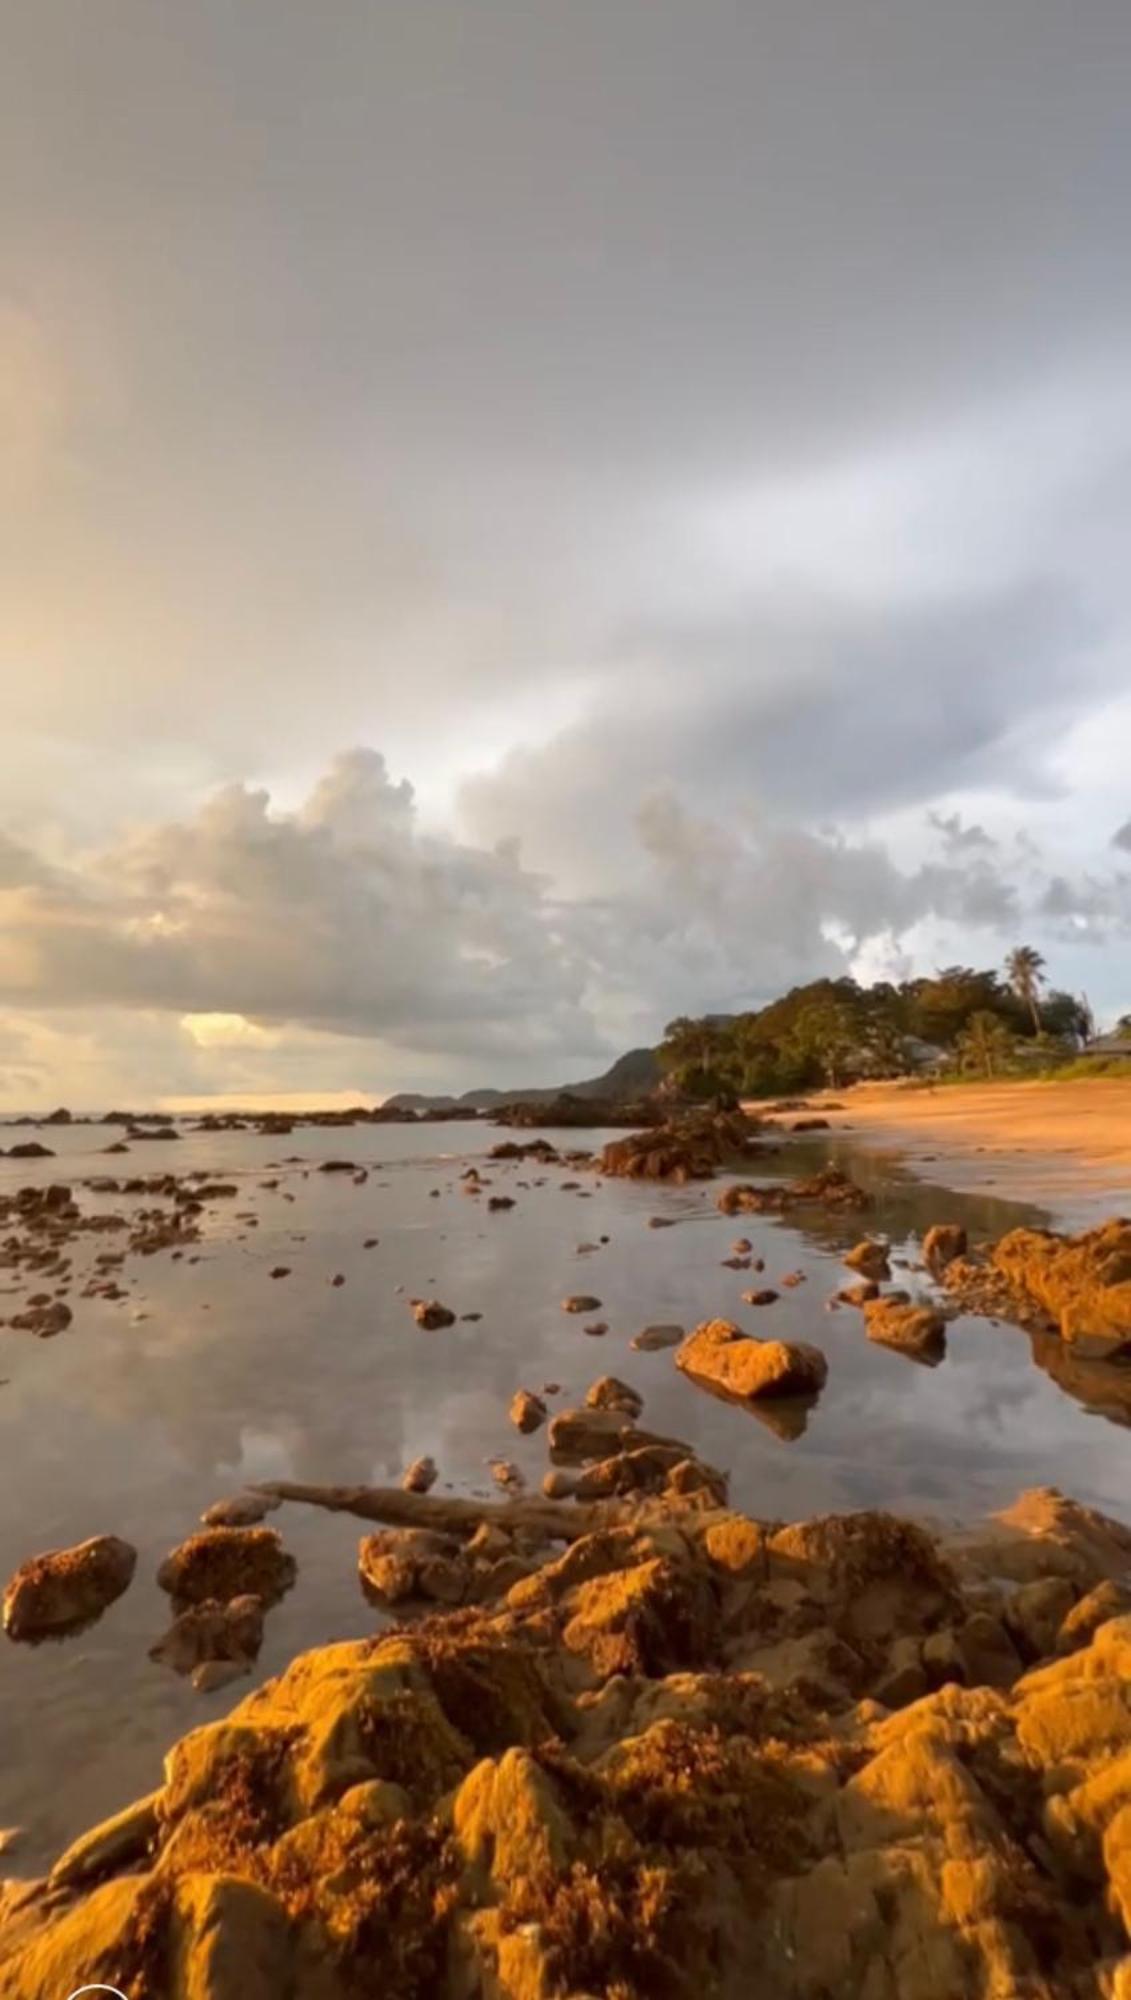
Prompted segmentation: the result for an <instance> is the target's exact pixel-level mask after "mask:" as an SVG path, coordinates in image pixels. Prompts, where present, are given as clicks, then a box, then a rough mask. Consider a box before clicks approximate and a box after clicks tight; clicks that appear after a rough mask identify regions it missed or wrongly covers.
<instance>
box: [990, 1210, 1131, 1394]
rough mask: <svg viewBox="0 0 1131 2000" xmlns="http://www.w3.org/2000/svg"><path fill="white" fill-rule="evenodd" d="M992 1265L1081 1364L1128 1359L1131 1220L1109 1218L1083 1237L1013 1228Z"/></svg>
mask: <svg viewBox="0 0 1131 2000" xmlns="http://www.w3.org/2000/svg"><path fill="white" fill-rule="evenodd" d="M990 1261H991V1264H992V1265H993V1267H994V1269H995V1270H996V1271H999V1272H1000V1273H1001V1274H1002V1276H1003V1277H1004V1278H1005V1279H1006V1280H1007V1282H1008V1283H1009V1284H1010V1285H1012V1286H1013V1287H1014V1288H1015V1289H1016V1290H1018V1291H1020V1292H1023V1293H1025V1294H1027V1295H1028V1297H1029V1298H1031V1299H1033V1300H1035V1301H1036V1303H1037V1304H1038V1305H1039V1306H1041V1307H1042V1308H1043V1309H1044V1311H1045V1312H1047V1313H1048V1314H1049V1316H1050V1318H1051V1319H1052V1320H1053V1322H1054V1323H1055V1325H1056V1327H1057V1329H1058V1331H1059V1333H1060V1337H1061V1339H1062V1340H1064V1341H1067V1342H1068V1343H1069V1345H1070V1346H1071V1347H1072V1348H1073V1350H1074V1351H1075V1352H1076V1353H1077V1354H1079V1355H1081V1356H1082V1357H1083V1358H1084V1359H1086V1360H1111V1359H1113V1358H1115V1357H1123V1356H1131V1221H1127V1220H1122V1219H1113V1220H1112V1221H1110V1222H1105V1223H1103V1224H1102V1226H1101V1227H1100V1228H1099V1229H1090V1230H1088V1231H1087V1232H1086V1233H1085V1234H1084V1235H1082V1236H1056V1235H1054V1234H1053V1233H1052V1232H1051V1231H1048V1230H1043V1229H1014V1230H1012V1231H1011V1232H1010V1234H1009V1235H1008V1236H1003V1237H1002V1239H1001V1241H1000V1242H999V1243H997V1244H996V1245H995V1247H994V1249H993V1250H992V1252H991V1255H990Z"/></svg>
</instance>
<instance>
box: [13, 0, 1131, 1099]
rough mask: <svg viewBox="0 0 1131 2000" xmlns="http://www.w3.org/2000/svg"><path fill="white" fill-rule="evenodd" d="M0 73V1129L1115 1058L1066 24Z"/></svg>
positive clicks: (291, 38)
mask: <svg viewBox="0 0 1131 2000" xmlns="http://www.w3.org/2000/svg"><path fill="white" fill-rule="evenodd" d="M0 15H2V17H3V29H4V36H3V39H4V49H5V60H4V64H3V69H2V74H0V245H2V248H3V255H2V258H0V694H2V704H3V705H2V710H0V713H2V718H3V727H2V729H0V1108H5V1109H16V1108H34V1107H36V1106H41V1107H46V1106H48V1105H52V1104H56V1103H60V1102H64V1103H68V1104H70V1105H71V1106H72V1107H73V1108H80V1109H81V1108H106V1107H108V1106H109V1105H111V1104H115V1105H117V1104H122V1103H125V1104H126V1105H127V1106H128V1105H141V1104H150V1103H154V1104H155V1103H159V1102H164V1103H175V1102H181V1101H189V1100H196V1099H205V1098H210V1097H213V1096H216V1097H218V1098H221V1099H230V1100H244V1101H252V1100H254V1101H262V1102H269V1101H284V1100H286V1099H288V1098H290V1097H294V1096H299V1095H306V1096H310V1095H313V1096H315V1097H319V1098H322V1099H330V1098H332V1097H340V1096H341V1095H342V1094H345V1095H346V1096H358V1095H366V1096H378V1097H379V1096H380V1095H382V1094H384V1093H386V1092H388V1091H392V1090H396V1089H401V1088H409V1087H422V1088H426V1089H457V1090H458V1089H463V1088H467V1087H469V1086H472V1085H476V1084H481V1083H484V1082H496V1083H521V1082H543V1083H544V1082H553V1081H557V1080H567V1079H572V1078H576V1077H581V1076H583V1075H586V1074H593V1073H595V1072H596V1071H597V1070H599V1069H601V1068H603V1067H604V1066H605V1065H606V1063H607V1062H608V1060H609V1059H610V1058H611V1057H612V1056H613V1055H615V1054H616V1053H618V1052H619V1051H620V1050H621V1049H623V1048H625V1047H627V1046H629V1045H632V1044H635V1043H639V1042H641V1041H648V1040H652V1039H655V1038H656V1036H657V1035H658V1033H659V1031H660V1030H661V1029H662V1026H663V1024H664V1022H665V1021H666V1020H667V1019H669V1018H670V1017H671V1016H672V1015H674V1014H676V1013H679V1012H686V1011H690V1012H700V1011H718V1012H722V1011H732V1010H735V1009H737V1008H740V1007H745V1006H750V1005H756V1004H758V1003H759V1002H760V1001H761V1000H764V999H767V998H769V997H771V996H772V995H773V994H774V993H776V992H778V991H780V990H782V989H783V988H784V987H786V986H788V985H791V984H794V983H797V982H799V981H802V980H805V979H808V978H812V977H816V976H820V975H824V974H834V975H835V974H840V973H843V972H845V971H852V972H854V973H856V974H857V975H858V976H860V977H863V978H875V977H889V976H896V977H898V976H904V975H908V974H912V973H918V972H929V971H931V970H933V969H934V968H935V967H936V966H938V965H941V964H949V963H952V962H955V961H958V960H962V961H966V962H973V963H979V964H990V963H996V962H1000V961H1001V959H1002V958H1003V956H1004V954H1005V952H1006V951H1007V950H1008V949H1009V948H1010V946H1012V945H1014V944H1016V943H1018V942H1021V941H1024V942H1027V943H1031V944H1034V945H1035V946H1036V947H1037V948H1038V949H1040V950H1041V951H1042V952H1043V953H1044V954H1045V957H1046V959H1047V960H1048V965H1049V970H1050V973H1051V976H1052V978H1053V980H1054V982H1055V983H1056V984H1057V985H1059V986H1063V987H1067V988H1069V989H1071V990H1073V991H1077V992H1079V991H1084V992H1086V993H1087V994H1088V996H1089V997H1090V999H1091V1001H1092V1004H1093V1006H1094V1008H1095V1009H1096V1012H1097V1014H1098V1015H1099V1017H1100V1019H1101V1021H1105V1020H1111V1019H1113V1018H1114V1017H1115V1016H1116V1015H1117V1014H1119V1013H1121V1012H1123V1011H1124V1010H1125V1009H1128V1008H1131V563H1129V562H1128V557H1127V549H1128V539H1129V529H1131V369H1129V368H1128V354H1129V344H1131V258H1129V257H1128V255H1127V251H1126V210H1127V188H1128V186H1129V185H1131V121H1129V120H1128V118H1127V104H1128V101H1129V99H1131V9H1129V8H1128V7H1127V5H1126V0H1076V4H1075V5H1073V6H1072V7H1068V6H1066V5H1064V3H1063V0H991V3H990V4H989V5H987V4H986V0H950V4H948V5H947V6H945V7H940V6H939V5H938V4H937V0H790V5H788V6H784V5H781V4H779V0H698V4H697V5H695V6H689V5H687V4H686V0H570V4H569V5H568V6H562V5H560V4H554V5H549V4H546V0H480V4H477V5H474V6H471V5H468V3H467V0H421V4H417V5H408V4H404V3H403V0H401V4H395V5H394V4H388V0H370V4H367V5H366V6H364V7H359V6H357V5H356V4H355V3H354V0H323V4H321V5H319V6H318V7H311V6H310V5H309V4H308V0H301V4H300V0H194V4H193V5H192V6H188V7H186V6H183V5H175V4H173V0H101V4H99V5H98V6H97V7H94V6H91V5H89V4H88V0H39V4H37V5H36V6H34V7H28V6H26V5H21V4H19V0H0Z"/></svg>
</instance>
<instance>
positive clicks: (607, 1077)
mask: <svg viewBox="0 0 1131 2000" xmlns="http://www.w3.org/2000/svg"><path fill="white" fill-rule="evenodd" d="M660 1077H661V1070H660V1065H659V1063H658V1061H657V1059H656V1052H655V1050H654V1049H629V1050H628V1052H627V1054H625V1055H623V1056H618V1057H617V1060H616V1062H615V1063H613V1064H612V1066H611V1068H609V1069H607V1070H605V1071H604V1073H603V1074H602V1075H601V1076H592V1077H587V1078H586V1079H585V1081H584V1082H582V1083H553V1084H539V1085H537V1086H533V1085H531V1086H529V1087H527V1088H517V1089H514V1090H495V1089H491V1088H489V1087H482V1088H480V1089H478V1090H468V1091H465V1092H464V1094H463V1096H462V1097H451V1096H444V1095H442V1094H441V1095H438V1096H434V1097H430V1096H428V1095H427V1094H426V1093H424V1092H421V1091H416V1090H402V1091H398V1092H397V1094H396V1096H394V1097H390V1098H389V1099H388V1100H387V1102H386V1107H385V1108H386V1109H387V1110H393V1111H454V1110H456V1109H464V1110H466V1111H468V1112H472V1111H491V1110H494V1108H495V1107H496V1106H497V1105H500V1104H541V1103H544V1102H545V1103H549V1102H550V1100H551V1099H552V1098H555V1097H560V1096H561V1095H562V1094H563V1092H568V1093H569V1095H570V1096H571V1097H608V1098H612V1099H613V1101H614V1102H620V1101H622V1100H624V1099H629V1098H636V1097H646V1096H647V1095H648V1093H649V1091H652V1090H655V1089H656V1086H657V1085H658V1083H659V1081H660Z"/></svg>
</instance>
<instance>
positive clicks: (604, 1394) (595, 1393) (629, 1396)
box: [585, 1375, 644, 1417]
mask: <svg viewBox="0 0 1131 2000" xmlns="http://www.w3.org/2000/svg"><path fill="white" fill-rule="evenodd" d="M585 1401H586V1404H587V1406H588V1408H589V1409H591V1410H623V1411H624V1413H625V1414H626V1415H627V1416H630V1417H638V1416H639V1415H640V1412H641V1410H642V1409H643V1408H644V1398H643V1396H642V1395H641V1394H640V1392H639V1390H638V1389H634V1388H633V1387H632V1384H631V1383H630V1382H622V1381H621V1380H620V1378H619V1377H618V1376H616V1375H602V1376H601V1378H600V1380H599V1381H597V1382H591V1383H590V1385H589V1387H588V1389H587V1390H586V1391H585Z"/></svg>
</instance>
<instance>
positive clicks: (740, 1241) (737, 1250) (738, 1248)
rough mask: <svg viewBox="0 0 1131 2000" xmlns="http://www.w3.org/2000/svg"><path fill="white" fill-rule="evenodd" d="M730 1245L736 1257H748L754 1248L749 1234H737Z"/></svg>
mask: <svg viewBox="0 0 1131 2000" xmlns="http://www.w3.org/2000/svg"><path fill="white" fill-rule="evenodd" d="M730 1247H731V1249H732V1250H733V1251H734V1254H735V1256H736V1257H746V1256H748V1255H749V1253H750V1251H751V1250H753V1248H754V1245H753V1244H752V1243H751V1241H750V1238H749V1236H736V1237H735V1240H734V1242H733V1243H732V1244H731V1246H730Z"/></svg>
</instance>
